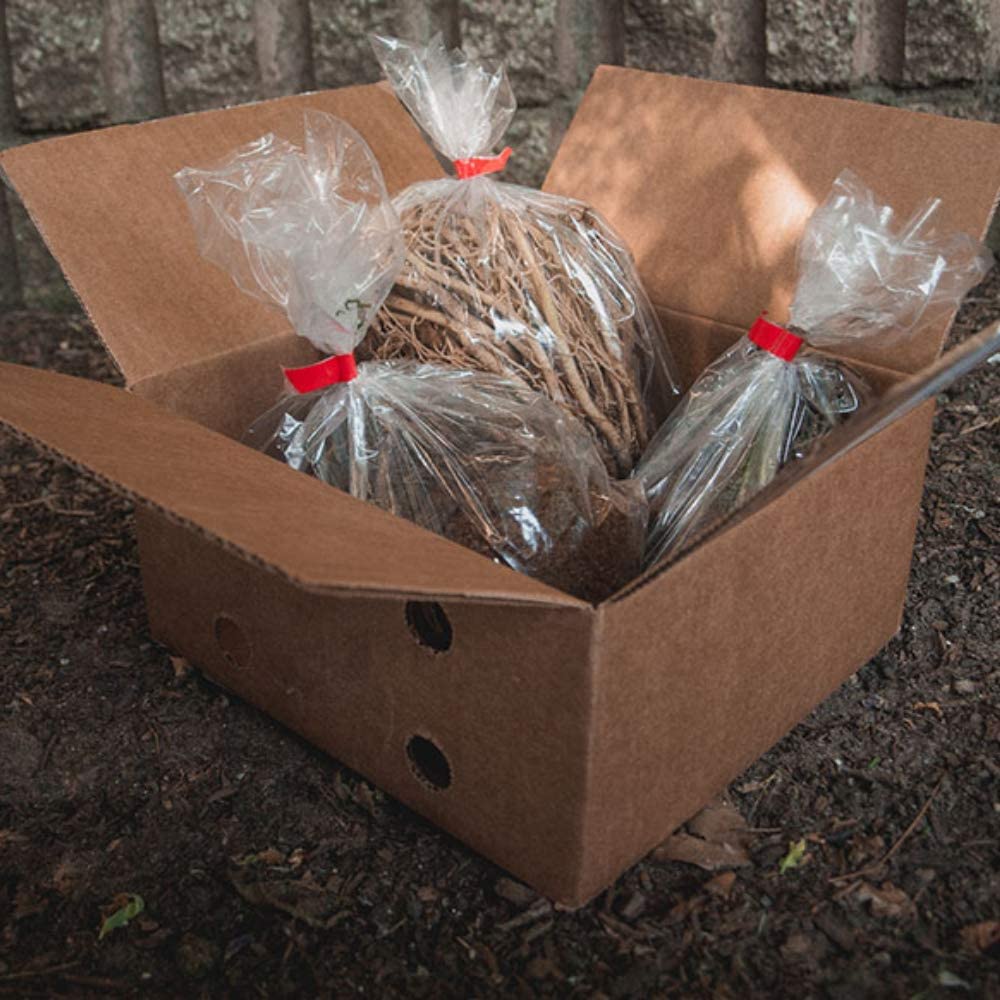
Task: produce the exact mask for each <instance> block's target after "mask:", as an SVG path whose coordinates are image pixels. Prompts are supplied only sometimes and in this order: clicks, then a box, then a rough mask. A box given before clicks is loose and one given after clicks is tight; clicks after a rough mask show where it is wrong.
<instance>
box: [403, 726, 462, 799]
mask: <svg viewBox="0 0 1000 1000" xmlns="http://www.w3.org/2000/svg"><path fill="white" fill-rule="evenodd" d="M406 756H407V757H408V758H409V759H410V767H411V769H412V770H413V773H414V774H415V775H416V776H417V777H418V778H419V779H420V780H421V781H422V782H423V783H424V784H425V785H429V786H430V787H431V788H433V789H435V790H436V791H441V790H442V789H444V788H447V787H448V786H449V785H450V784H451V764H449V763H448V758H447V757H445V755H444V751H443V750H442V749H441V748H440V747H439V746H438V745H437V744H436V743H435V742H434V741H433V740H429V739H427V737H426V736H411V737H410V739H409V740H408V741H407V744H406Z"/></svg>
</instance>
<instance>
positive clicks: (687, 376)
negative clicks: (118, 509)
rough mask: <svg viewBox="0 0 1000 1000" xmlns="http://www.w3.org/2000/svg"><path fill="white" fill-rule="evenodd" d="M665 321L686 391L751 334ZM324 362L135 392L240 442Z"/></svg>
mask: <svg viewBox="0 0 1000 1000" xmlns="http://www.w3.org/2000/svg"><path fill="white" fill-rule="evenodd" d="M657 314H658V315H659V318H660V321H661V323H662V325H663V329H664V331H665V336H666V339H667V342H668V344H669V346H670V349H671V351H672V352H673V355H674V358H675V360H676V362H677V365H678V368H679V371H680V376H681V379H682V382H683V386H684V388H685V389H687V388H688V387H689V386H690V385H691V383H692V382H693V381H694V380H695V379H696V378H697V376H698V375H699V374H700V373H701V372H702V371H703V370H704V368H705V366H706V365H708V364H709V363H710V362H711V361H712V360H714V359H715V358H716V357H718V355H719V354H721V353H722V352H723V351H724V350H726V349H727V348H728V347H730V346H731V345H732V344H734V343H735V342H736V341H737V340H739V338H740V337H741V336H743V334H744V333H745V332H746V331H744V330H741V329H739V328H738V327H736V326H732V325H730V324H727V323H720V322H716V321H713V320H707V319H704V318H702V317H700V316H691V315H686V314H684V313H679V312H675V311H673V310H671V309H666V308H662V307H657ZM827 353H829V352H827ZM834 356H836V355H834ZM316 357H317V355H316V352H315V350H314V349H313V348H312V347H311V346H310V345H309V344H308V343H307V342H306V341H304V340H303V339H302V338H301V337H297V336H295V335H294V334H292V333H287V334H285V335H283V336H279V337H271V338H268V339H266V340H261V341H258V342H256V343H253V344H249V345H247V346H245V347H240V348H236V349H234V350H231V351H227V352H225V353H223V354H217V355H215V356H213V357H211V358H207V359H205V360H203V361H198V362H195V363H193V364H190V365H184V366H182V367H179V368H174V369H172V370H171V371H169V372H166V373H164V374H161V375H153V376H150V377H149V378H145V379H142V380H141V381H139V382H137V383H136V384H135V385H134V386H133V391H135V392H136V393H137V394H138V395H140V396H142V397H143V398H145V399H148V400H150V401H151V402H154V403H157V404H159V405H161V406H163V407H164V408H165V409H167V410H170V411H171V412H172V413H176V414H177V415H179V416H182V417H186V418H188V419H189V420H194V421H195V422H196V423H199V424H201V425H202V426H204V427H208V428H210V429H211V430H214V431H218V432H219V433H220V434H225V435H226V436H227V437H230V438H234V439H236V440H239V439H241V438H242V437H243V434H244V433H245V431H246V429H247V428H248V427H249V426H250V424H251V423H252V422H253V421H254V420H255V419H256V418H257V417H259V416H260V415H261V414H262V413H264V412H265V411H266V410H267V409H268V408H269V407H271V406H273V405H274V403H275V402H277V400H279V399H280V398H281V396H282V394H283V393H284V391H285V382H284V376H283V375H282V371H281V369H282V367H289V366H293V365H301V364H308V363H309V362H310V361H312V360H315V359H316ZM848 363H849V364H850V365H851V366H852V367H853V368H854V369H855V370H857V371H859V372H861V373H862V374H863V375H864V376H865V378H867V379H868V381H869V383H870V384H871V386H872V388H873V389H874V390H875V392H876V393H882V392H884V391H885V390H886V389H887V388H888V387H889V386H890V385H892V384H893V383H895V382H898V381H900V380H901V379H903V378H904V377H905V375H904V374H903V373H900V372H896V371H892V370H889V369H886V368H881V367H879V366H877V365H873V364H866V363H864V362H860V361H857V360H854V359H851V360H849V362H848Z"/></svg>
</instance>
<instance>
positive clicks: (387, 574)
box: [0, 364, 588, 608]
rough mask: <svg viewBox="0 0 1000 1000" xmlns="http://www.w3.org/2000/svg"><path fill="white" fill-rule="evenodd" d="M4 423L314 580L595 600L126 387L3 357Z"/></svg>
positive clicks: (303, 581) (388, 589) (320, 586)
mask: <svg viewBox="0 0 1000 1000" xmlns="http://www.w3.org/2000/svg"><path fill="white" fill-rule="evenodd" d="M0 424H6V425H7V426H8V427H10V428H11V429H13V430H14V431H15V432H17V433H19V434H21V435H23V436H26V437H29V438H31V439H33V440H35V441H37V442H39V443H41V444H43V445H45V446H46V447H48V448H50V449H51V450H52V451H54V452H57V453H58V454H59V455H61V456H63V457H64V458H66V459H68V460H69V461H70V462H72V463H74V464H76V465H77V466H80V467H83V468H85V469H86V470H88V471H89V472H91V473H93V474H95V475H96V476H97V477H98V478H99V479H101V480H102V481H104V482H105V483H107V484H108V485H110V486H111V487H112V488H114V489H116V490H118V491H119V492H123V493H125V494H127V495H129V496H131V497H133V498H134V499H136V500H137V501H139V502H141V503H144V504H146V505H148V506H151V507H153V508H155V509H158V510H160V511H161V512H163V513H164V514H166V515H167V516H168V517H170V518H171V519H172V520H174V521H176V522H178V523H181V524H185V525H186V526H189V527H193V528H194V529H195V530H197V531H199V532H201V533H202V534H204V535H207V536H209V537H211V538H213V539H215V540H217V541H219V542H220V543H222V544H223V545H224V546H226V547H227V548H229V549H231V550H233V551H235V552H236V553H238V554H239V555H241V556H242V557H243V558H246V559H248V560H250V561H252V562H254V563H256V564H259V565H264V566H266V567H268V568H270V569H272V570H274V571H275V572H277V573H279V574H281V575H283V576H285V577H286V578H288V579H290V580H292V581H293V582H295V583H297V584H299V585H300V586H302V587H303V588H304V589H307V590H310V591H316V592H327V591H354V592H358V591H362V592H364V591H372V590H377V591H379V592H380V593H389V594H398V595H401V596H404V597H413V596H428V597H449V596H453V597H454V596H461V597H469V598H473V599H481V600H489V601H515V602H519V603H523V602H531V603H534V604H546V605H550V606H567V605H568V606H573V607H583V608H586V607H588V605H587V604H586V603H585V602H583V601H580V600H577V599H576V598H573V597H570V596H568V595H566V594H562V593H560V592H559V591H558V590H555V589H553V588H551V587H548V586H546V585H545V584H543V583H540V582H539V581H537V580H533V579H531V578H530V577H527V576H524V575H522V574H520V573H515V572H514V571H513V570H509V569H506V568H505V567H503V566H500V565H497V564H496V563H493V562H491V561H490V560H489V559H486V558H484V557H483V556H480V555H478V554H476V553H474V552H472V551H471V550H469V549H466V548H463V547H462V546H460V545H456V544H454V543H452V542H449V541H447V540H445V539H443V538H439V537H437V536H436V535H433V534H431V533H430V532H428V531H424V530H423V529H421V528H418V527H417V526H416V525H414V524H411V523H409V522H407V521H404V520H402V519H401V518H397V517H393V516H391V515H389V514H386V513H384V512H383V511H380V510H377V509H376V508H374V507H373V506H371V505H370V504H366V503H362V502H360V501H358V500H355V499H353V498H352V497H349V496H347V495H346V494H344V493H342V492H340V491H339V490H335V489H332V488H331V487H329V486H326V485H325V484H323V483H321V482H320V481H319V480H316V479H312V478H310V477H309V476H306V475H303V474H302V473H297V472H294V471H293V470H292V469H289V468H288V467H287V466H285V465H283V464H282V463H281V462H277V461H275V460H273V459H271V458H268V457H266V456H265V455H263V454H261V453H260V452H256V451H254V450H253V449H251V448H246V447H244V446H243V445H240V444H238V443H236V442H235V441H231V440H230V439H229V438H226V437H223V436H222V435H221V434H217V433H215V432H214V431H210V430H208V429H207V428H205V427H202V426H200V425H199V424H196V423H193V422H191V421H189V420H184V419H182V418H180V417H175V416H172V415H171V414H169V413H166V412H165V411H163V410H161V409H159V408H158V407H156V406H153V405H152V404H150V403H147V402H146V401H144V400H142V399H140V398H138V397H137V396H134V395H132V394H131V393H128V392H125V391H123V390H121V389H115V388H112V387H110V386H107V385H101V384H98V383H94V382H89V381H87V380H85V379H77V378H70V377H68V376H65V375H55V374H52V373H51V372H44V371H39V370H38V369H34V368H25V367H21V366H19V365H10V364H0Z"/></svg>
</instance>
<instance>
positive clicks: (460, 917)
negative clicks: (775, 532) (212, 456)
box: [0, 279, 1000, 1000]
mask: <svg viewBox="0 0 1000 1000" xmlns="http://www.w3.org/2000/svg"><path fill="white" fill-rule="evenodd" d="M998 292H1000V279H994V280H993V281H991V282H990V283H989V284H988V285H987V286H986V287H984V288H981V289H979V290H977V292H976V293H974V295H973V297H972V300H971V302H970V303H968V304H967V305H966V307H965V309H964V310H963V315H962V319H961V321H960V326H959V328H960V330H961V331H964V332H968V331H970V330H973V329H977V328H979V327H980V326H982V325H984V324H985V323H986V322H987V321H988V320H989V319H991V318H994V317H995V316H997V315H1000V304H998ZM0 356H3V357H4V358H5V359H7V360H13V361H18V362H20V363H23V364H29V365H43V366H45V367H51V368H55V369H59V370H62V371H66V372H70V373H73V374H77V375H85V376H89V377H92V378H101V379H108V380H111V379H114V378H115V376H114V374H113V372H112V370H111V368H110V366H109V364H108V362H107V361H106V360H105V358H104V354H103V352H102V350H101V348H100V347H99V345H98V344H97V342H96V340H95V338H94V337H93V335H92V332H91V331H90V329H89V327H88V325H87V323H86V322H85V321H84V320H82V319H81V318H79V317H74V316H54V315H41V314H30V313H21V314H14V315H10V316H7V317H4V318H0ZM998 404H1000V364H991V365H985V366H983V368H982V369H981V370H980V371H978V372H977V373H976V374H974V375H972V376H970V377H967V378H966V379H965V380H963V381H962V382H961V383H960V384H959V385H958V386H956V387H955V388H953V389H952V390H950V391H949V392H948V393H946V394H945V395H944V396H943V397H942V399H941V408H940V412H939V415H938V417H937V423H936V432H935V437H934V444H933V448H932V453H931V459H930V468H929V477H928V482H927V490H926V495H925V500H924V506H923V516H922V518H921V523H920V529H919V535H918V539H917V547H916V554H915V557H914V563H913V578H912V582H911V587H910V594H909V600H908V602H907V608H906V618H905V623H904V626H903V628H902V630H901V632H900V633H899V635H898V636H897V637H896V638H895V639H894V640H893V641H892V642H891V643H890V644H889V645H888V646H887V647H886V648H885V649H884V650H883V651H882V652H881V653H879V655H878V656H876V657H875V658H874V659H873V660H872V662H871V663H869V664H868V665H867V666H865V667H864V668H863V669H862V670H860V671H859V672H858V674H857V675H856V676H855V677H853V678H852V679H851V680H850V681H849V682H848V683H847V684H845V685H844V686H843V687H842V688H841V689H840V690H839V691H838V692H837V693H836V694H835V695H833V696H832V697H831V698H829V699H828V700H827V701H826V702H825V703H824V704H823V705H821V706H820V707H819V708H818V709H817V710H816V711H815V712H813V713H812V715H810V716H809V718H808V719H807V720H806V721H805V722H803V723H802V724H801V725H799V726H798V727H797V728H796V729H795V730H794V731H793V732H792V733H791V734H789V735H788V736H787V737H786V738H785V739H784V740H782V741H781V742H780V743H779V744H778V745H777V746H776V747H774V748H773V749H772V750H771V751H770V752H769V753H767V754H766V755H765V756H764V757H763V758H761V759H760V760H759V761H758V762H757V763H756V764H755V765H754V766H753V767H751V768H750V769H749V770H748V771H747V772H746V773H745V774H743V775H741V776H740V777H739V778H738V779H737V780H736V781H735V782H734V783H733V785H732V786H731V788H730V790H729V796H730V799H731V801H732V802H733V803H734V804H735V806H736V808H737V809H738V810H739V812H740V813H741V814H742V816H743V817H744V818H745V820H746V822H747V824H748V832H744V834H743V841H742V843H743V844H745V845H746V849H747V855H748V863H747V864H745V865H743V866H742V867H740V868H738V869H737V870H736V871H735V872H734V874H733V876H730V875H725V874H723V875H722V876H721V877H720V876H719V875H718V874H717V873H713V872H710V871H704V870H702V869H701V868H699V867H696V866H694V865H690V864H683V863H679V862H676V861H667V860H656V858H655V856H650V857H649V858H647V859H646V860H644V861H642V862H641V863H639V864H637V865H636V866H635V867H634V868H632V869H631V870H630V871H629V872H628V873H627V874H626V875H625V876H623V877H622V878H621V879H620V880H619V882H618V883H617V885H616V886H615V887H614V888H613V889H612V890H610V891H608V892H607V893H605V894H603V895H602V896H601V897H599V898H598V899H597V900H596V901H595V902H594V903H592V904H591V905H589V906H587V907H585V908H583V909H581V910H578V911H576V912H565V911H562V910H558V909H553V908H552V907H551V906H549V904H548V903H547V902H545V901H544V900H539V899H538V898H537V897H535V896H534V894H533V893H532V892H530V891H529V890H527V889H525V888H524V887H523V886H519V885H517V884H516V883H513V882H511V881H510V880H509V879H506V878H505V877H504V875H503V873H502V872H501V871H499V870H498V869H497V868H495V867H494V866H493V865H491V864H490V863H488V862H486V861H484V860H483V859H482V858H480V857H478V856H476V855H475V854H473V853H471V852H470V851H469V850H467V849H466V848H465V847H463V846H462V845H461V844H459V843H457V842H456V841H454V840H452V839H451V838H449V837H448V836H447V835H445V834H442V833H440V832H438V831H436V830H435V829H433V828H432V827H431V826H429V825H428V824H427V823H425V822H423V821H422V820H421V819H419V818H418V817H416V816H414V815H413V814H412V813H410V812H409V811H408V810H407V809H405V808H404V807H402V806H400V805H399V804H397V803H396V802H394V801H392V800H391V799H389V798H387V797H385V796H384V795H382V794H381V793H380V792H379V791H377V790H376V789H374V788H373V787H372V786H371V785H370V784H368V783H367V782H366V781H365V780H363V779H362V778H360V777H358V776H357V775H356V774H354V773H352V772H350V771H348V770H346V769H345V768H343V767H341V766H340V765H338V764H337V763H336V762H335V761H333V760H330V759H329V758H327V757H325V756H324V755H322V754H320V753H318V752H316V751H314V750H312V749H311V748H310V747H309V746H307V745H306V744H305V743H303V742H302V741H300V740H299V739H297V738H296V737H294V736H293V735H291V734H290V733H288V732H287V731H286V730H284V729H282V728H281V727H280V726H278V725H277V724H275V723H273V722H272V721H271V720H269V719H268V718H266V717H265V716H264V715H262V714H260V713H259V712H257V711H255V710H254V709H253V708H251V707H249V706H247V705H245V704H243V703H241V702H240V701H238V700H236V699H234V698H233V697H231V696H229V695H227V694H225V693H223V692H222V691H220V690H219V689H218V688H216V687H214V686H213V685H212V684H210V683H208V682H207V681H205V680H204V679H202V677H201V676H200V675H199V674H198V673H197V671H190V670H187V669H185V667H184V665H183V664H179V663H178V664H175V663H174V662H172V661H171V658H170V656H169V654H168V652H167V650H165V649H163V648H161V647H159V646H158V645H156V644H155V643H154V642H152V641H151V639H150V638H149V635H148V632H147V627H146V622H145V619H144V610H143V598H142V591H141V587H140V581H139V573H138V569H137V564H136V559H137V556H136V550H135V546H134V542H133V538H132V532H131V521H132V514H131V510H130V506H129V504H127V503H125V502H123V501H121V500H119V499H117V498H116V497H114V496H112V495H110V494H109V493H108V492H106V491H105V490H104V489H102V488H101V487H99V486H97V485H95V484H94V483H92V482H90V481H89V480H87V479H85V478H82V477H81V476H79V475H77V474H76V473H74V472H73V471H71V470H70V469H68V468H67V467H65V466H63V465H61V464H59V463H58V462H55V461H52V460H50V459H48V458H45V457H43V456H41V455H40V454H39V453H38V452H37V451H36V450H35V449H34V448H32V447H30V446H28V445H24V444H19V443H16V442H14V441H13V440H12V439H11V438H10V437H8V436H4V437H3V438H2V439H0V541H2V553H3V560H2V571H0V664H2V668H3V669H2V673H0V719H2V722H0V994H4V995H14V996H99V995H100V996H104V995H116V994H133V995H140V994H142V995H149V996H219V995H231V996H240V997H242V996H247V995H260V996H291V995H322V996H327V995H329V996H355V995H361V994H364V995H378V996H414V997H430V996H434V997H440V996H445V997H452V996H454V997H468V996H486V995H497V994H503V995H516V996H535V995H557V996H598V997H599V996H606V997H620V996H657V995H660V996H666V995H670V996H691V997H732V996H740V997H774V996H785V995H790V994H793V995H802V996H821V997H831V998H845V1000H846V998H855V997H868V996H872V997H906V998H915V997H920V998H924V1000H927V998H931V997H948V996H954V997H960V996H982V997H986V996H990V995H992V996H1000V942H998V940H997V926H996V924H995V923H990V922H995V921H998V920H1000V781H998V778H1000V764H998V757H1000V754H998V749H1000V699H998V694H1000V656H998V647H1000V629H998V609H997V605H996V597H997V582H998V575H1000V574H998V562H1000V547H998V543H1000V518H998V508H997V504H996V500H997V495H998V492H1000V488H998V487H1000V434H998V423H997V421H998V418H1000V406H998ZM928 803H929V804H928ZM925 806H926V811H924V812H923V813H922V814H921V810H922V809H923V807H925ZM917 817H919V821H918V822H917V823H916V824H915V825H913V820H914V819H915V818H917ZM911 827H912V828H911ZM908 828H911V829H910V830H909V832H908V835H906V836H905V838H904V839H903V841H902V843H901V844H900V846H899V848H898V850H896V851H895V853H894V854H893V856H892V857H891V859H890V860H889V861H888V863H885V864H881V865H879V864H878V862H879V859H881V858H882V857H883V855H884V854H885V853H886V852H887V851H889V850H890V848H891V847H892V846H893V845H894V844H895V843H896V842H897V840H898V839H899V838H900V837H902V836H903V835H904V834H905V833H907V831H908ZM803 838H804V840H805V848H806V854H805V857H804V859H803V861H802V862H801V863H800V864H799V865H798V866H796V867H794V868H791V869H790V870H788V871H786V872H785V873H784V874H782V873H780V872H779V863H780V861H781V859H782V858H783V857H785V855H786V854H787V853H788V850H789V844H790V843H793V842H797V841H799V840H800V839H803ZM869 865H874V868H873V870H872V871H870V872H869V873H868V874H867V875H865V877H864V878H863V879H853V880H850V879H849V880H847V881H845V882H831V881H830V880H831V877H832V876H836V875H842V874H844V873H849V872H854V871H856V870H858V869H861V868H864V867H866V866H869ZM121 893H137V894H140V895H141V896H142V897H143V899H144V900H145V907H146V908H145V912H144V913H143V914H142V915H141V916H140V917H139V918H138V919H136V920H133V921H132V922H131V923H130V924H129V925H128V926H127V927H123V928H120V929H117V930H114V931H112V932H111V933H110V934H108V935H107V936H106V937H105V938H104V940H98V931H99V928H100V926H101V921H102V913H106V912H107V911H108V909H109V908H111V909H113V908H114V904H113V901H114V899H115V897H116V896H118V894H121Z"/></svg>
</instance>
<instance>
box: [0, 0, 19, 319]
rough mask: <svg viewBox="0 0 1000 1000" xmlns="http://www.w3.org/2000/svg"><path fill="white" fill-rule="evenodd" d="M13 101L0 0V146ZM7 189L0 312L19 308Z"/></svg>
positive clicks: (0, 0)
mask: <svg viewBox="0 0 1000 1000" xmlns="http://www.w3.org/2000/svg"><path fill="white" fill-rule="evenodd" d="M17 130H18V118H17V101H16V100H15V98H14V72H13V62H12V60H11V54H10V42H9V40H8V38H7V2H6V0H0V146H6V145H9V144H10V143H11V142H14V141H15V139H16V138H17ZM7 198H8V195H7V190H6V188H5V187H4V186H3V184H0V309H17V308H19V307H20V306H21V305H23V302H24V300H23V295H22V289H21V272H20V268H19V267H18V264H17V241H16V240H15V238H14V227H13V226H12V225H11V220H10V207H9V205H8V203H7Z"/></svg>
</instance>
